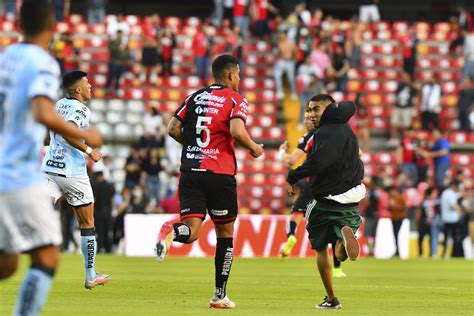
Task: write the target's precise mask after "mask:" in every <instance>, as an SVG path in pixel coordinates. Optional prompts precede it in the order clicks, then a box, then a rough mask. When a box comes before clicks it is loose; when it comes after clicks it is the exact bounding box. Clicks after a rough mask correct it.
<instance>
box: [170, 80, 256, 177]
mask: <svg viewBox="0 0 474 316" xmlns="http://www.w3.org/2000/svg"><path fill="white" fill-rule="evenodd" d="M247 115H248V101H247V99H245V98H244V97H243V96H241V95H240V94H239V93H238V92H237V91H235V90H232V89H230V88H228V87H226V86H223V85H219V84H213V85H211V86H209V87H207V88H204V89H201V90H199V91H197V92H195V93H193V94H191V95H189V96H188V97H187V98H186V99H185V100H184V102H183V104H182V105H181V106H180V107H179V108H178V110H177V111H176V112H175V114H174V116H175V117H176V118H177V119H178V120H180V121H181V122H182V123H183V133H184V139H185V142H184V145H183V151H182V153H181V171H197V172H212V173H219V174H228V175H235V174H236V173H237V163H236V159H235V152H234V138H233V137H232V135H231V134H230V120H232V119H241V120H243V121H244V122H246V121H247Z"/></svg>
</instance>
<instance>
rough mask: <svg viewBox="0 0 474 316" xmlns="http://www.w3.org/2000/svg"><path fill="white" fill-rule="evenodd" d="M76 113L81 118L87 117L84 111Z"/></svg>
mask: <svg viewBox="0 0 474 316" xmlns="http://www.w3.org/2000/svg"><path fill="white" fill-rule="evenodd" d="M76 113H77V114H79V115H80V116H82V118H85V117H86V116H87V115H86V112H85V111H83V110H76Z"/></svg>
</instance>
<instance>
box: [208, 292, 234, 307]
mask: <svg viewBox="0 0 474 316" xmlns="http://www.w3.org/2000/svg"><path fill="white" fill-rule="evenodd" d="M209 308H221V309H232V308H235V303H234V302H233V301H231V300H229V298H228V297H227V295H226V296H225V297H224V298H223V299H218V298H217V297H215V296H213V297H212V298H211V301H210V302H209Z"/></svg>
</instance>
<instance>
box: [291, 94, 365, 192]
mask: <svg viewBox="0 0 474 316" xmlns="http://www.w3.org/2000/svg"><path fill="white" fill-rule="evenodd" d="M355 111H356V107H355V104H354V103H353V102H350V101H343V102H341V103H339V106H337V105H336V104H335V103H332V104H330V105H329V106H328V107H327V108H326V109H325V111H324V113H323V115H322V116H321V121H320V124H319V129H318V130H317V131H316V132H315V133H314V145H313V149H312V151H311V153H310V154H309V156H308V157H307V159H306V161H305V162H304V163H303V164H302V165H301V166H299V167H298V168H296V169H295V170H291V171H290V172H289V173H288V178H287V181H288V183H290V184H295V183H296V182H297V181H298V180H299V179H302V178H305V177H311V181H310V187H311V193H312V195H313V197H314V198H315V199H316V200H318V201H321V200H325V199H324V197H326V196H328V195H330V194H331V195H338V194H342V193H344V192H346V191H348V190H350V189H352V188H354V187H356V186H358V185H359V184H361V181H362V178H363V176H364V165H363V163H362V161H361V160H360V159H359V143H358V141H357V137H356V135H355V134H354V132H353V131H352V128H351V127H350V126H349V124H347V122H348V121H349V119H350V118H351V117H352V116H353V115H354V113H355ZM326 201H327V200H326Z"/></svg>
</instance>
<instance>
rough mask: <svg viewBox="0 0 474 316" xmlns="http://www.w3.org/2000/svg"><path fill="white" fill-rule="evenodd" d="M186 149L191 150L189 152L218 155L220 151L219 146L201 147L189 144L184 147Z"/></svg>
mask: <svg viewBox="0 0 474 316" xmlns="http://www.w3.org/2000/svg"><path fill="white" fill-rule="evenodd" d="M186 151H187V152H191V153H201V154H204V155H219V154H220V153H221V151H220V150H219V148H202V147H199V146H189V145H188V147H186Z"/></svg>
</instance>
